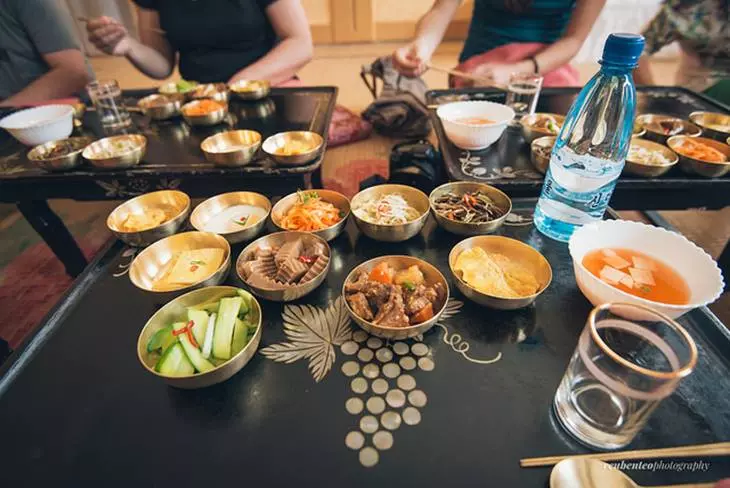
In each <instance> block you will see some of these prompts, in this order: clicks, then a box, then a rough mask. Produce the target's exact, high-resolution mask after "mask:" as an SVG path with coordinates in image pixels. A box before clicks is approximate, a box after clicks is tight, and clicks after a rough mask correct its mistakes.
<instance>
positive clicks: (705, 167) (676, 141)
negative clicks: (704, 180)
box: [667, 136, 730, 178]
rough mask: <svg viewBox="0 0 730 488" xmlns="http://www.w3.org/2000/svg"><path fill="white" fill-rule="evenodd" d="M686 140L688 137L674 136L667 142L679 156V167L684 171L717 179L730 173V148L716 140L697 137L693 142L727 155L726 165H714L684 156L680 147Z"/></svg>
mask: <svg viewBox="0 0 730 488" xmlns="http://www.w3.org/2000/svg"><path fill="white" fill-rule="evenodd" d="M686 138H687V136H674V137H670V138H669V139H668V140H667V145H668V146H669V148H670V149H672V150H673V151H674V152H675V153H677V154H678V155H679V167H680V168H681V169H682V171H684V172H685V173H689V174H695V175H699V176H705V177H708V178H717V177H720V176H724V175H726V174H727V173H728V172H730V146H728V145H727V144H723V143H722V142H720V141H716V140H715V139H708V138H706V137H695V138H694V139H693V140H695V141H697V142H701V143H703V144H706V145H708V146H710V147H712V148H714V149H717V150H718V151H720V152H721V153H722V154H724V155H725V162H724V163H712V162H710V161H702V160H701V159H695V158H692V157H690V156H686V155H684V154H682V150H681V149H679V147H681V146H682V142H683V141H684V140H685V139H686Z"/></svg>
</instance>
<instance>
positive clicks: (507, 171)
mask: <svg viewBox="0 0 730 488" xmlns="http://www.w3.org/2000/svg"><path fill="white" fill-rule="evenodd" d="M578 91H579V89H578V88H543V89H542V91H541V93H540V98H539V100H538V104H537V109H536V111H537V112H550V113H558V114H565V113H567V112H568V109H569V108H570V106H571V105H572V104H573V101H574V100H575V97H576V96H577V94H578ZM637 93H638V102H637V108H636V113H637V114H646V113H658V114H668V115H673V116H676V117H680V118H683V119H687V118H688V117H689V114H690V113H692V112H694V111H711V112H721V113H730V108H728V107H727V106H725V105H723V104H720V103H718V102H716V101H714V100H711V99H710V98H707V97H705V96H703V95H701V94H698V93H695V92H693V91H691V90H688V89H685V88H681V87H637ZM427 98H428V102H429V103H430V104H440V103H447V102H450V101H458V100H489V101H495V102H500V103H503V102H504V98H505V95H504V92H502V91H496V90H494V89H488V88H482V89H479V88H469V89H460V90H432V91H430V92H428V94H427ZM431 120H432V122H433V125H434V128H435V130H436V135H437V136H438V140H439V146H440V148H441V152H442V154H443V159H444V165H445V167H446V171H447V173H448V175H449V178H450V179H452V180H466V181H483V182H486V183H489V184H490V185H495V186H497V187H499V188H501V189H502V190H504V191H507V192H508V193H509V195H510V196H517V197H537V196H539V194H540V190H541V189H542V180H543V176H542V175H541V174H540V173H539V172H537V171H536V170H535V168H534V167H533V166H532V163H531V162H530V146H529V144H527V142H526V141H525V139H524V137H523V136H522V130H521V128H519V127H507V129H506V130H505V132H504V134H503V135H502V137H501V138H500V139H499V140H498V141H497V142H496V143H494V144H493V145H492V146H490V147H489V148H487V149H485V150H483V151H466V150H463V149H459V148H458V147H456V146H455V145H453V144H452V143H451V142H450V141H449V140H448V139H447V138H446V134H445V133H444V130H443V126H442V125H441V122H440V121H439V119H438V117H437V116H436V111H435V110H432V111H431ZM728 204H730V175H726V176H724V177H721V178H703V177H701V176H694V175H687V174H685V173H683V172H682V171H681V170H680V169H679V166H678V165H677V166H675V167H674V168H673V169H672V170H670V171H669V172H668V173H667V174H665V175H663V176H660V177H658V178H641V177H636V176H630V175H622V176H621V177H620V178H619V180H618V183H617V185H616V190H615V191H614V194H613V197H612V198H611V207H613V208H615V209H619V210H626V209H628V210H636V209H643V210H651V209H657V210H671V209H687V208H722V207H725V206H727V205H728Z"/></svg>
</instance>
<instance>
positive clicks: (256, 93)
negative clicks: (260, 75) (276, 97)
mask: <svg viewBox="0 0 730 488" xmlns="http://www.w3.org/2000/svg"><path fill="white" fill-rule="evenodd" d="M228 88H229V89H230V90H231V91H232V92H233V94H234V95H236V96H237V97H238V98H240V99H241V100H261V99H262V98H266V97H267V96H269V92H270V91H271V83H269V82H268V81H267V80H238V81H236V82H233V83H231V84H229V85H228Z"/></svg>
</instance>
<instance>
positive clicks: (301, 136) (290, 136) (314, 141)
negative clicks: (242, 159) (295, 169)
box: [261, 131, 324, 166]
mask: <svg viewBox="0 0 730 488" xmlns="http://www.w3.org/2000/svg"><path fill="white" fill-rule="evenodd" d="M291 146H294V147H296V148H299V149H298V150H297V151H296V153H292V154H289V153H288V152H287V151H288V149H289V147H291ZM261 148H262V149H263V150H264V152H265V153H266V154H267V155H268V156H269V157H270V158H271V159H273V160H274V161H276V162H277V163H278V164H281V165H282V166H298V165H300V164H304V163H308V162H310V161H313V160H315V159H317V158H318V157H319V155H320V154H321V153H322V151H323V150H324V139H323V138H322V136H321V135H319V134H317V133H316V132H309V131H291V132H279V133H278V134H274V135H273V136H271V137H268V138H267V139H266V140H265V141H264V144H263V146H261Z"/></svg>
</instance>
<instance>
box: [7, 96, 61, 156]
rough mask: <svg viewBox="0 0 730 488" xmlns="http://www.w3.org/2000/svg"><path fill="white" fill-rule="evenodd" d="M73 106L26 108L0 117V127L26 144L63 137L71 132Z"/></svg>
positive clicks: (41, 142)
mask: <svg viewBox="0 0 730 488" xmlns="http://www.w3.org/2000/svg"><path fill="white" fill-rule="evenodd" d="M73 114H74V108H73V107H72V106H71V105H43V106H40V107H33V108H27V109H24V110H18V111H17V112H15V113H13V114H10V115H8V116H7V117H4V118H2V119H0V129H5V130H6V131H8V132H10V135H12V136H13V137H15V138H16V139H17V140H19V141H20V142H22V143H23V144H25V145H26V146H38V145H40V144H45V143H46V142H51V141H57V140H59V139H65V138H67V137H68V136H70V135H71V132H73V128H74V126H73Z"/></svg>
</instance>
